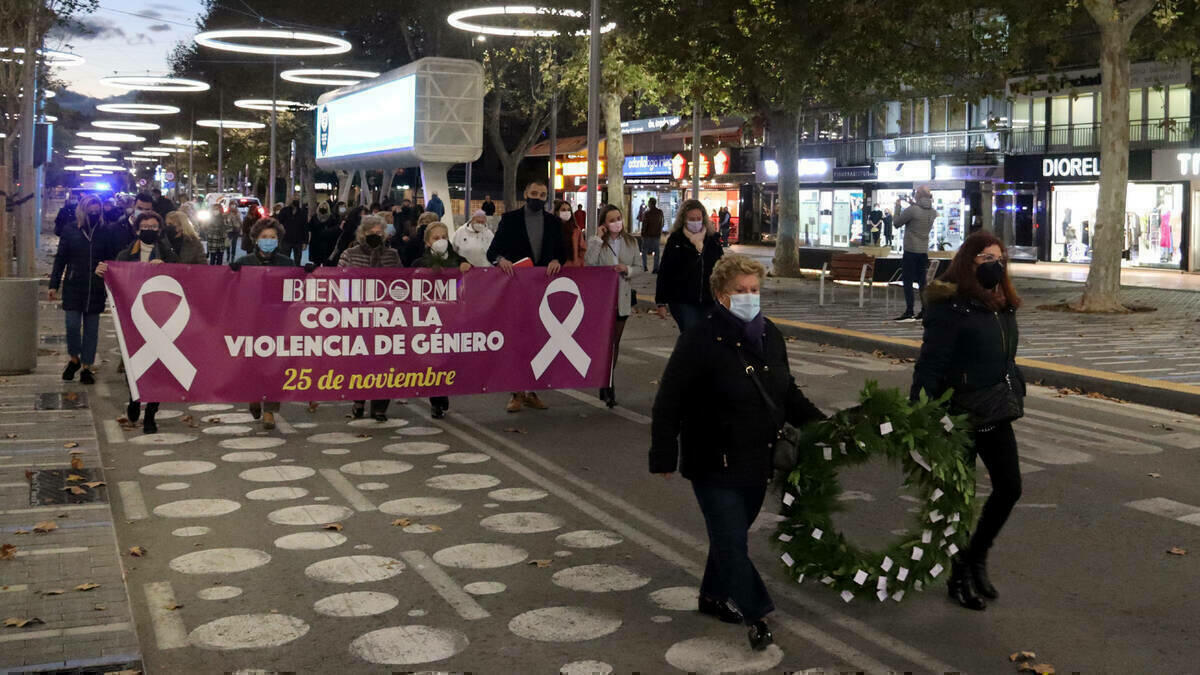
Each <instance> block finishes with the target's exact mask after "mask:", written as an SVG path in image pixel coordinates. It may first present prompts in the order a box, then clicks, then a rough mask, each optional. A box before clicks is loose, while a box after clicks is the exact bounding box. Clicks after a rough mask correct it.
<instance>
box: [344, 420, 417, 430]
mask: <svg viewBox="0 0 1200 675" xmlns="http://www.w3.org/2000/svg"><path fill="white" fill-rule="evenodd" d="M346 424H347V425H348V426H352V427H369V428H372V429H399V428H400V427H406V426H408V420H402V419H397V418H395V417H393V418H391V419H390V420H386V421H384V422H376V421H375V420H374V419H361V420H351V421H349V422H347V423H346Z"/></svg>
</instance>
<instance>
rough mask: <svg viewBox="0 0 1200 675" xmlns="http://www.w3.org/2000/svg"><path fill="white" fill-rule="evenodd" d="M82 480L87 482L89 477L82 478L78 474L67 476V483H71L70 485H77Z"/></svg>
mask: <svg viewBox="0 0 1200 675" xmlns="http://www.w3.org/2000/svg"><path fill="white" fill-rule="evenodd" d="M81 480H87V476H80V475H79V474H77V473H73V474H71V475H69V476H67V482H70V483H77V482H79V481H81Z"/></svg>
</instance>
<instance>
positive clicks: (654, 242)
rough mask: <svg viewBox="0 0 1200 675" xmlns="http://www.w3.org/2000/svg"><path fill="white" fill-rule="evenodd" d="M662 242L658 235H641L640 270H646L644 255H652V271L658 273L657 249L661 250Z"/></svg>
mask: <svg viewBox="0 0 1200 675" xmlns="http://www.w3.org/2000/svg"><path fill="white" fill-rule="evenodd" d="M661 245H662V242H661V241H659V238H658V237H649V238H647V237H642V271H643V272H645V271H646V256H648V255H653V256H654V273H655V274H658V259H659V258H660V257H661V256H659V251H660V250H661Z"/></svg>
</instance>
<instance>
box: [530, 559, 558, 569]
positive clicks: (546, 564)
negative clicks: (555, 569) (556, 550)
mask: <svg viewBox="0 0 1200 675" xmlns="http://www.w3.org/2000/svg"><path fill="white" fill-rule="evenodd" d="M527 564H529V565H533V566H534V567H549V566H550V565H552V564H554V561H553V560H530V561H529V562H528V563H527Z"/></svg>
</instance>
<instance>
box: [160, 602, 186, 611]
mask: <svg viewBox="0 0 1200 675" xmlns="http://www.w3.org/2000/svg"><path fill="white" fill-rule="evenodd" d="M180 607H183V605H181V604H179V603H178V602H172V603H171V604H169V605H163V609H169V610H171V611H175V610H177V609H179V608H180Z"/></svg>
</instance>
